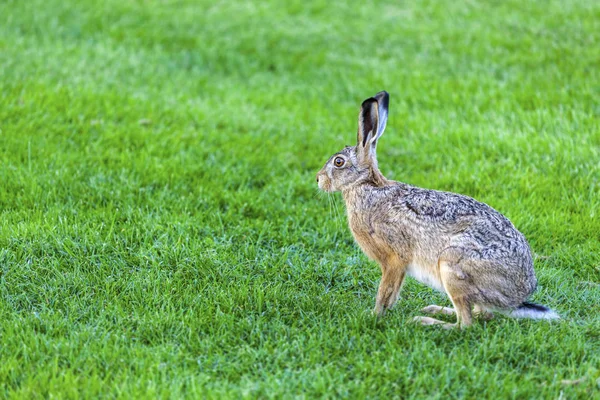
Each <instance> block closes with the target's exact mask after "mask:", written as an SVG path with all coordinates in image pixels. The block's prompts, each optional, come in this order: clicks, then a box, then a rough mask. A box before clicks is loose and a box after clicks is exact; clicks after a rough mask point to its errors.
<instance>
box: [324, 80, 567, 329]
mask: <svg viewBox="0 0 600 400" xmlns="http://www.w3.org/2000/svg"><path fill="white" fill-rule="evenodd" d="M388 100H389V96H388V94H387V93H386V92H380V93H378V94H377V95H376V96H375V97H373V98H369V99H367V100H365V101H364V102H363V104H362V107H361V111H360V113H359V128H358V135H357V145H356V146H352V147H346V148H344V149H343V150H341V151H340V152H338V153H336V154H334V155H333V156H331V157H330V159H329V160H328V161H327V163H326V164H325V166H324V167H323V168H322V169H321V170H320V171H319V173H318V174H317V180H318V184H319V187H320V188H321V189H322V190H325V191H328V192H334V191H341V192H342V194H343V197H344V201H345V203H346V210H347V215H348V224H349V226H350V230H351V231H352V234H353V236H354V238H355V240H356V242H357V243H358V245H359V246H360V248H361V249H362V250H363V251H364V253H365V254H366V255H367V256H368V257H369V258H371V259H373V260H375V261H377V262H378V263H379V265H380V267H381V272H382V279H381V283H380V285H379V290H378V292H377V299H376V304H375V310H374V312H375V313H376V314H377V315H383V314H384V313H385V311H386V310H387V309H389V308H391V307H392V306H393V305H394V303H395V302H396V301H397V299H398V294H399V291H400V287H401V286H402V282H403V280H404V278H405V276H406V275H409V276H412V277H414V278H415V279H417V280H419V281H421V282H423V283H425V284H427V285H429V286H431V287H433V288H436V289H438V290H441V291H444V292H446V293H447V294H448V296H449V298H450V300H451V301H452V303H453V305H454V307H455V310H456V315H457V324H456V325H457V326H461V327H462V326H468V325H470V324H471V323H472V315H471V314H472V311H471V310H472V308H473V307H475V308H476V311H480V312H485V313H487V314H488V315H489V311H492V310H493V311H499V312H502V313H505V314H508V315H511V314H513V316H516V317H518V316H525V317H529V318H544V319H551V318H558V316H557V315H556V314H555V313H554V312H553V311H551V310H549V309H547V308H545V307H543V306H537V305H532V304H530V303H526V302H525V301H526V299H527V298H528V297H529V296H530V295H531V294H532V293H533V291H534V290H535V288H536V278H535V274H534V271H533V260H532V257H531V251H530V248H529V245H528V243H527V241H526V240H525V238H524V237H523V235H522V234H521V233H520V232H519V231H518V230H517V229H516V228H515V227H514V226H513V224H512V223H511V222H510V221H509V220H508V219H507V218H506V217H504V216H503V215H502V214H500V213H499V212H498V211H496V210H494V209H493V208H491V207H490V206H488V205H486V204H484V203H481V202H478V201H476V200H474V199H472V198H470V197H467V196H463V195H460V194H455V193H447V192H440V191H435V190H428V189H421V188H417V187H413V186H410V185H407V184H405V183H401V182H395V181H391V180H388V179H386V178H385V177H384V176H383V175H382V174H381V172H379V168H378V166H377V158H376V146H377V142H378V140H379V138H380V137H381V135H382V134H383V131H384V129H385V125H386V122H387V110H388V107H387V105H388ZM338 158H341V159H343V161H344V162H343V165H341V166H336V165H335V163H334V161H335V160H336V159H338ZM337 161H338V162H339V160H337ZM436 310H437V311H436ZM448 310H452V309H448V308H442V307H438V306H430V307H427V308H426V309H424V311H427V312H442V313H447V312H448ZM517 310H518V311H519V312H517ZM521 314H523V315H521ZM525 314H527V315H525ZM417 320H418V321H419V322H421V323H422V324H425V325H429V324H440V323H443V322H442V321H438V320H435V319H433V318H428V317H417ZM444 325H445V326H446V327H450V326H455V324H444Z"/></svg>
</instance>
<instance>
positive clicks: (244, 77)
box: [0, 0, 600, 399]
mask: <svg viewBox="0 0 600 400" xmlns="http://www.w3.org/2000/svg"><path fill="white" fill-rule="evenodd" d="M0 16H1V17H0V21H1V22H0V182H1V185H0V213H1V217H0V360H1V362H0V398H49V397H54V398H77V397H87V398H89V397H96V396H106V397H117V398H133V397H137V398H142V397H150V398H154V397H161V398H169V397H173V398H179V397H189V398H198V397H203V398H215V399H217V398H219V399H220V398H255V397H260V398H265V397H274V398H290V397H301V398H302V397H306V398H313V397H331V398H333V397H336V398H337V397H342V398H344V397H345V398H365V397H369V398H389V397H397V398H410V397H414V398H417V397H430V398H440V399H447V398H518V399H524V398H593V397H595V398H598V396H600V164H599V163H600V2H597V1H593V0H589V1H578V0H577V1H564V0H560V1H558V0H557V1H453V0H445V1H433V0H432V1H417V2H408V1H406V2H404V1H394V2H380V1H377V2H375V3H367V2H361V3H359V2H356V3H346V2H328V1H315V2H306V1H296V0H292V1H287V2H283V1H282V2H248V1H227V2H208V1H206V2H197V1H131V0H119V1H116V0H110V1H106V2H92V1H73V0H60V1H59V0H45V1H42V0H31V1H17V0H12V1H11V0H4V1H1V2H0ZM382 89H385V90H387V91H389V92H390V94H391V103H390V119H389V121H388V128H387V130H386V133H385V135H384V137H383V138H382V139H381V141H380V144H379V151H378V154H379V161H380V167H381V169H382V172H383V173H384V174H385V175H386V176H387V177H389V178H392V179H396V180H401V181H404V182H407V183H410V184H414V185H419V186H424V187H427V188H434V189H440V190H447V191H455V192H460V193H463V194H467V195H470V196H473V197H475V198H477V199H479V200H482V201H484V202H486V203H488V204H490V205H491V206H493V207H495V208H496V209H498V210H500V211H501V212H503V213H504V214H505V215H507V216H508V217H509V218H510V219H511V220H512V221H513V222H514V223H515V225H516V226H517V227H518V228H519V229H520V230H521V231H522V232H523V233H524V234H525V235H526V237H527V238H528V239H529V242H530V244H531V246H532V249H533V251H534V252H535V254H536V261H535V265H536V270H537V274H538V280H539V289H538V291H537V292H536V294H535V295H534V296H533V298H532V300H533V301H536V302H540V303H542V304H545V305H548V306H550V307H552V308H554V309H556V310H557V311H558V312H559V313H560V314H561V315H562V316H563V317H564V320H563V321H562V322H559V323H552V324H551V323H543V322H542V323H540V322H532V321H517V320H511V319H506V318H497V319H495V320H493V321H490V322H478V323H476V324H475V326H474V327H473V328H472V329H470V330H467V331H464V332H460V331H445V330H440V329H435V328H426V327H421V326H416V325H413V324H410V321H411V319H412V318H413V317H414V316H415V315H420V313H419V309H420V308H422V307H424V306H426V305H428V304H432V303H437V304H443V305H448V304H449V302H448V300H447V299H446V298H445V296H444V295H442V294H440V293H437V292H434V291H432V290H430V289H428V288H426V287H424V286H423V285H421V284H418V283H416V282H414V281H412V280H409V281H408V282H407V284H406V285H405V287H404V290H403V294H402V299H401V301H400V303H399V305H398V306H397V308H396V309H395V310H393V311H392V312H390V313H388V315H387V316H386V317H385V318H384V319H383V320H380V321H377V320H376V319H375V318H374V317H373V316H372V315H371V314H370V310H371V309H372V308H373V305H374V297H375V293H376V290H377V284H378V280H379V276H380V272H379V267H378V266H377V265H376V264H374V263H373V262H370V261H368V260H367V258H366V257H365V256H364V255H363V254H362V253H361V252H360V251H359V249H358V248H357V246H356V245H355V244H354V243H353V240H352V237H351V234H350V232H349V231H348V228H347V226H346V220H345V216H344V209H343V202H342V200H341V197H340V196H338V195H332V196H325V195H322V196H320V195H317V189H316V183H315V174H316V172H317V171H318V170H319V168H321V166H322V164H323V163H324V162H325V161H326V160H327V158H328V157H329V155H330V154H331V153H333V152H334V151H337V150H338V149H340V148H341V147H342V146H343V145H345V144H353V143H354V140H355V132H356V116H357V112H358V106H359V104H360V102H361V101H362V100H363V99H365V98H366V97H368V96H371V95H373V94H375V93H376V92H377V91H379V90H382Z"/></svg>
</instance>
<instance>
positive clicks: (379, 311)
mask: <svg viewBox="0 0 600 400" xmlns="http://www.w3.org/2000/svg"><path fill="white" fill-rule="evenodd" d="M371 314H373V315H374V316H376V317H377V318H381V317H383V316H384V315H385V307H384V306H383V305H381V304H375V308H374V309H373V311H371Z"/></svg>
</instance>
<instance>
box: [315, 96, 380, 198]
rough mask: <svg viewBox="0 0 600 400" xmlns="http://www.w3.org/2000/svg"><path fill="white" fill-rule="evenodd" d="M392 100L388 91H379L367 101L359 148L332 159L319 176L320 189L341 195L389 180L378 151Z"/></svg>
mask: <svg viewBox="0 0 600 400" xmlns="http://www.w3.org/2000/svg"><path fill="white" fill-rule="evenodd" d="M389 99H390V96H389V95H388V93H387V92H379V93H377V94H376V95H375V96H374V97H370V98H368V99H366V100H365V101H363V103H362V106H361V108H360V113H359V114H358V134H357V135H356V136H357V137H356V146H347V147H345V148H344V149H343V150H341V151H339V152H337V153H335V154H334V155H332V156H331V157H330V158H329V160H328V161H327V162H326V163H325V165H324V166H323V168H321V170H320V171H319V173H318V174H317V182H318V184H319V188H320V189H322V190H324V191H326V192H337V191H339V190H346V189H349V188H351V187H353V186H357V185H360V184H363V183H369V182H372V183H375V184H377V183H378V182H379V181H380V180H381V179H385V178H383V176H382V175H381V173H380V172H379V169H378V168H377V157H376V149H377V141H378V140H379V138H380V137H381V135H382V134H383V131H384V130H385V124H386V122H387V115H388V103H389Z"/></svg>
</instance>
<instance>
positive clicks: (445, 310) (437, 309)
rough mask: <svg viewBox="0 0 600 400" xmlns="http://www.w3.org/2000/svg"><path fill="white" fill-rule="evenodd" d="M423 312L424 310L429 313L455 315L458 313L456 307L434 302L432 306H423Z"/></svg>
mask: <svg viewBox="0 0 600 400" xmlns="http://www.w3.org/2000/svg"><path fill="white" fill-rule="evenodd" d="M421 312H424V313H427V314H443V315H455V314H456V311H455V310H454V308H450V307H441V306H436V305H435V304H432V305H430V306H427V307H425V308H422V309H421Z"/></svg>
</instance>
